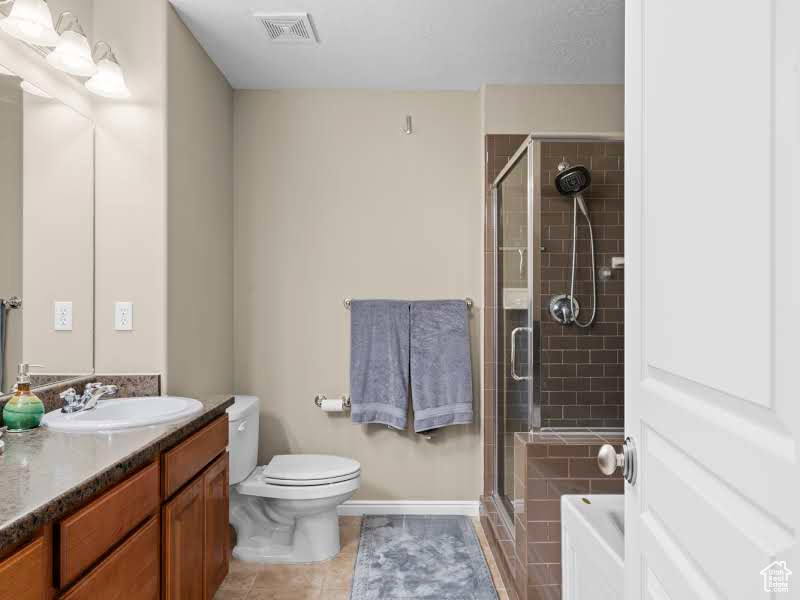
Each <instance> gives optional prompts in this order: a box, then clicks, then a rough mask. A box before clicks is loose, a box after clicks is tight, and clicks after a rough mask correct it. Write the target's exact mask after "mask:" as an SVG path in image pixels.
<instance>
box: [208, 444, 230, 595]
mask: <svg viewBox="0 0 800 600" xmlns="http://www.w3.org/2000/svg"><path fill="white" fill-rule="evenodd" d="M203 492H204V494H203V495H204V499H205V542H204V546H205V567H204V572H205V578H206V582H205V589H206V596H205V597H206V600H211V598H213V597H214V594H215V593H216V591H217V589H219V586H220V585H221V584H222V580H223V579H225V576H226V575H227V574H228V566H229V561H230V539H231V538H230V532H229V529H228V453H227V452H225V453H223V454H222V455H221V456H220V457H219V458H217V460H216V461H214V462H213V463H212V464H211V465H210V466H209V467H208V468H207V469H206V470H205V472H204V473H203Z"/></svg>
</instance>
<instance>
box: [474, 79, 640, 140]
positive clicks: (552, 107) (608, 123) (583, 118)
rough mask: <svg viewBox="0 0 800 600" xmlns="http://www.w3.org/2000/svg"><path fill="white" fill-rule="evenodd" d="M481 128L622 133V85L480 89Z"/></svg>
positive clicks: (491, 131) (493, 87)
mask: <svg viewBox="0 0 800 600" xmlns="http://www.w3.org/2000/svg"><path fill="white" fill-rule="evenodd" d="M481 96H482V97H481V105H482V117H481V122H482V129H483V133H484V134H490V133H531V132H536V133H543V132H581V133H582V132H593V133H599V132H621V131H622V130H623V128H624V127H623V124H624V120H623V117H624V88H623V86H621V85H536V86H501V85H488V86H484V87H483V88H481Z"/></svg>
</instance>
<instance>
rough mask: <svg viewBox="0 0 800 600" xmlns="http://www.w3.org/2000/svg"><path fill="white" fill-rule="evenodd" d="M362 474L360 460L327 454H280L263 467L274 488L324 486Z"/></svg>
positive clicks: (267, 480)
mask: <svg viewBox="0 0 800 600" xmlns="http://www.w3.org/2000/svg"><path fill="white" fill-rule="evenodd" d="M360 472H361V465H360V464H359V463H358V461H355V460H353V459H351V458H343V457H341V456H331V455H328V454H279V455H277V456H274V457H273V458H272V460H271V461H269V464H268V465H267V466H265V467H264V471H263V477H264V481H266V482H267V483H273V484H275V485H323V484H328V483H336V482H339V481H347V480H348V479H352V478H354V477H357V476H358V475H359V474H360Z"/></svg>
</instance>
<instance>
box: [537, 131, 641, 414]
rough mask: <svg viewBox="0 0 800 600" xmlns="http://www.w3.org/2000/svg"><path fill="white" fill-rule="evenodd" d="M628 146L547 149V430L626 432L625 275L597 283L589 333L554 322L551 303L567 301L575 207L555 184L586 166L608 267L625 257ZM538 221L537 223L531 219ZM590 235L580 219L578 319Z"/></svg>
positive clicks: (543, 371)
mask: <svg viewBox="0 0 800 600" xmlns="http://www.w3.org/2000/svg"><path fill="white" fill-rule="evenodd" d="M623 158H624V157H623V143H622V142H604V143H577V142H543V143H542V162H541V165H542V167H541V168H542V172H541V179H540V180H541V182H542V183H541V192H542V195H541V205H542V207H541V214H540V215H539V221H540V223H541V232H542V248H543V250H542V251H541V253H540V261H541V263H540V264H541V274H542V276H541V282H540V287H539V289H540V291H541V294H540V306H539V308H540V313H541V314H540V316H539V319H540V322H541V327H540V328H539V332H540V335H541V339H540V344H539V347H540V348H541V365H540V377H539V378H537V379H538V380H539V381H540V382H541V386H540V394H541V403H542V426H543V427H622V425H623V412H624V404H625V403H624V396H623V389H624V388H623V365H624V356H623V336H624V330H623V327H624V325H623V323H624V286H625V282H624V270H623V269H614V270H612V273H611V278H610V279H609V280H607V281H601V280H600V279H599V278H598V279H597V316H596V319H595V321H594V324H593V325H592V326H591V327H588V328H581V327H577V326H575V325H572V326H569V327H564V326H562V325H560V324H558V323H556V322H555V321H553V320H552V318H551V317H550V311H549V306H550V299H551V298H552V297H553V296H554V295H557V294H568V293H569V287H570V272H571V265H572V201H571V199H569V198H565V197H564V196H561V195H560V194H559V193H558V191H557V190H556V188H555V186H554V185H553V180H554V179H555V176H556V175H557V174H558V170H557V167H558V164H559V163H560V162H561V161H564V160H566V161H568V162H569V163H570V164H572V165H576V164H581V165H584V166H585V167H587V168H588V169H589V170H590V171H591V174H592V185H591V187H590V188H589V189H588V190H586V191H585V192H584V198H585V200H586V204H587V206H588V208H589V215H590V217H591V220H592V227H593V232H594V240H595V261H596V267H597V268H598V269H599V268H600V267H602V266H608V267H610V266H611V259H612V257H622V256H623V254H624V250H625V243H624V220H623ZM534 222H536V218H535V217H534ZM589 248H590V246H589V228H588V227H587V225H586V220H585V219H584V218H583V216H582V215H581V214H580V212H579V213H578V247H577V250H578V254H577V263H578V268H577V270H576V277H575V297H576V298H577V300H578V302H579V303H580V314H579V315H578V319H579V320H580V321H584V322H585V321H586V320H587V319H588V318H589V316H590V314H591V308H592V280H591V278H592V269H591V254H590V252H589Z"/></svg>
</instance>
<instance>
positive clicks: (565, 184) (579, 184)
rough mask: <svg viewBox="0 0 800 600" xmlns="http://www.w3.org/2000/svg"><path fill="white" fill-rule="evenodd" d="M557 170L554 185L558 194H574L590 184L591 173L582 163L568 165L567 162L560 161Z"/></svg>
mask: <svg viewBox="0 0 800 600" xmlns="http://www.w3.org/2000/svg"><path fill="white" fill-rule="evenodd" d="M558 170H559V173H558V175H556V180H555V185H556V189H557V190H558V193H559V194H562V195H564V196H574V195H576V194H580V193H581V192H582V191H583V190H585V189H586V188H588V187H589V186H590V185H591V184H592V174H591V173H590V172H589V169H587V168H586V167H584V166H583V165H575V166H574V167H570V166H569V164H568V163H561V164H560V165H558Z"/></svg>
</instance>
